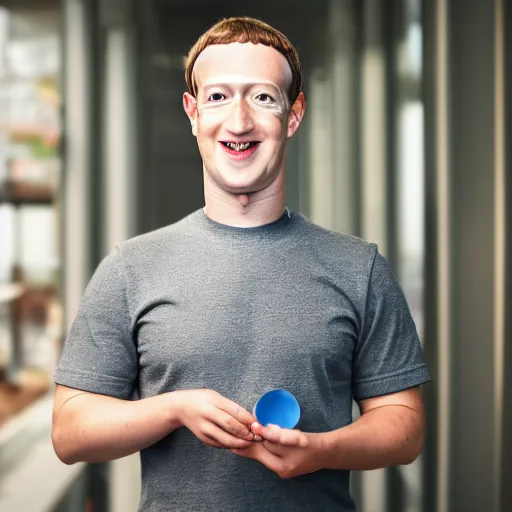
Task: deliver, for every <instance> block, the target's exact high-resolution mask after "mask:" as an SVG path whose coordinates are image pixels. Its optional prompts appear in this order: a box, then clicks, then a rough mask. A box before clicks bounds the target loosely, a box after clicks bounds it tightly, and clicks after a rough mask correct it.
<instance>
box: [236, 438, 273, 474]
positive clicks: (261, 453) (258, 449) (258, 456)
mask: <svg viewBox="0 0 512 512" xmlns="http://www.w3.org/2000/svg"><path fill="white" fill-rule="evenodd" d="M230 451H231V453H234V454H235V455H239V456H240V457H245V458H246V459H253V460H257V461H258V462H261V463H262V464H263V465H264V466H266V467H267V468H268V469H270V470H271V471H274V472H276V473H277V472H279V471H280V468H281V465H282V460H281V458H280V457H277V456H276V455H274V454H273V453H272V452H269V451H268V450H267V449H265V448H264V447H263V446H262V444H261V443H258V444H253V445H252V446H251V447H250V448H247V449H246V450H240V449H236V448H235V449H232V450H230Z"/></svg>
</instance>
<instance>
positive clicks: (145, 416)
mask: <svg viewBox="0 0 512 512" xmlns="http://www.w3.org/2000/svg"><path fill="white" fill-rule="evenodd" d="M177 393H179V391H178V392H173V393H165V394H162V395H158V396H154V397H151V398H146V399H143V400H137V401H128V400H120V399H117V398H112V397H107V396H102V395H92V394H88V393H85V394H79V395H77V396H74V397H72V398H71V399H70V400H68V401H67V402H65V403H64V404H63V405H62V407H61V408H60V410H58V411H56V412H55V413H54V420H53V430H52V440H53V444H54V447H55V451H56V453H57V455H58V456H59V458H60V459H61V460H62V461H63V462H65V463H67V464H72V463H75V462H79V461H85V462H106V461H110V460H114V459H117V458H120V457H124V456H126V455H130V454H132V453H135V452H138V451H140V450H142V449H144V448H147V447H148V446H151V445H152V444H154V443H156V442H157V441H159V440H160V439H162V438H163V437H165V436H166V435H168V434H169V433H171V432H172V431H173V430H175V429H176V428H178V427H179V426H180V422H179V418H178V414H177V411H178V405H177V404H178V400H177V398H178V397H177Z"/></svg>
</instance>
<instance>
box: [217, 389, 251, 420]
mask: <svg viewBox="0 0 512 512" xmlns="http://www.w3.org/2000/svg"><path fill="white" fill-rule="evenodd" d="M216 405H217V407H218V408H219V409H222V410H223V411H224V412H226V413H228V414H229V415H230V416H233V418H235V419H236V420H238V421H239V422H240V423H242V425H245V426H246V427H250V426H251V423H253V422H254V420H255V418H254V416H253V415H252V414H251V413H250V412H249V411H247V410H245V409H244V408H243V407H242V406H241V405H238V404H237V403H235V402H233V401H231V400H229V399H228V398H225V397H223V396H222V395H220V397H219V400H218V403H216Z"/></svg>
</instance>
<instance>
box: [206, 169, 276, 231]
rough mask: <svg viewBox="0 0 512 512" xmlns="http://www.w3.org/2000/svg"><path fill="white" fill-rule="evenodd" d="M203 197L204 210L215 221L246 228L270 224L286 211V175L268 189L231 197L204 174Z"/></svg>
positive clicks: (231, 195)
mask: <svg viewBox="0 0 512 512" xmlns="http://www.w3.org/2000/svg"><path fill="white" fill-rule="evenodd" d="M204 197H205V203H206V206H205V209H204V211H205V213H206V215H207V216H208V217H209V218H210V219H212V220H214V221H215V222H219V223H220V224H226V225H228V226H235V227H244V228H246V227H256V226H263V225H265V224H270V223H271V222H274V221H276V220H277V219H279V218H280V217H281V215H283V213H284V211H285V201H286V194H285V182H284V172H280V173H279V175H278V176H277V178H276V179H275V180H274V182H273V183H272V184H271V185H269V186H268V187H267V188H265V189H263V190H260V191H258V192H252V193H248V194H232V193H228V192H226V191H223V190H220V189H219V187H217V186H215V185H214V184H213V183H211V182H210V180H209V179H208V177H207V176H206V173H205V180H204Z"/></svg>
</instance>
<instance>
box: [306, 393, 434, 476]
mask: <svg viewBox="0 0 512 512" xmlns="http://www.w3.org/2000/svg"><path fill="white" fill-rule="evenodd" d="M361 411H362V415H361V417H360V418H358V419H357V420H356V421H355V422H354V423H352V424H351V425H348V426H346V427H343V428H340V429H338V430H334V431H332V432H328V433H326V434H317V435H318V439H317V440H316V441H317V450H319V453H320V458H321V460H322V461H323V464H322V465H323V467H325V468H327V469H350V470H368V469H378V468H383V467H387V466H396V465H402V464H410V463H411V462H413V461H414V460H415V459H416V458H417V457H418V455H419V454H420V452H421V449H422V447H423V441H424V436H425V413H424V407H423V400H422V397H421V393H420V390H419V388H412V389H408V390H406V391H402V392H400V393H393V394H391V395H385V396H380V397H376V398H370V399H368V400H364V401H362V402H361Z"/></svg>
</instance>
